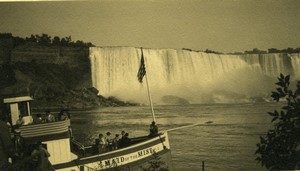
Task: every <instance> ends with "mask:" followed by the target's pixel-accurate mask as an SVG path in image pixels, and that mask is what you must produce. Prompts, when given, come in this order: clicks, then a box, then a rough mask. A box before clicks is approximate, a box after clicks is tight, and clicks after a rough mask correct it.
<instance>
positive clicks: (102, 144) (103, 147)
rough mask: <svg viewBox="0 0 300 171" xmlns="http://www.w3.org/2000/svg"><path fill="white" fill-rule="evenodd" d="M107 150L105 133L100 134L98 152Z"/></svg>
mask: <svg viewBox="0 0 300 171" xmlns="http://www.w3.org/2000/svg"><path fill="white" fill-rule="evenodd" d="M105 150H106V142H105V139H104V136H103V134H99V144H98V152H99V153H103V152H105Z"/></svg>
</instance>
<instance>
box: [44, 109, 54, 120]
mask: <svg viewBox="0 0 300 171" xmlns="http://www.w3.org/2000/svg"><path fill="white" fill-rule="evenodd" d="M46 120H47V122H55V117H54V116H53V115H52V114H51V113H50V111H46Z"/></svg>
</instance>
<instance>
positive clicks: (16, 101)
mask: <svg viewBox="0 0 300 171" xmlns="http://www.w3.org/2000/svg"><path fill="white" fill-rule="evenodd" d="M32 100H33V98H32V97H30V96H22V97H12V98H5V99H4V100H3V102H4V104H5V105H4V109H5V114H6V115H7V116H6V117H7V118H8V121H9V122H10V124H11V125H16V122H17V120H18V119H19V116H20V115H22V116H23V119H24V125H28V124H30V123H31V122H32V116H31V109H30V102H31V101H32Z"/></svg>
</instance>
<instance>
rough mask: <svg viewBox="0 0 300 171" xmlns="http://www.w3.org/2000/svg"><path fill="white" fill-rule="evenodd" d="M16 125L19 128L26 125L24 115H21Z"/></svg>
mask: <svg viewBox="0 0 300 171" xmlns="http://www.w3.org/2000/svg"><path fill="white" fill-rule="evenodd" d="M16 125H17V126H22V125H24V119H23V115H19V119H18V120H17V121H16Z"/></svg>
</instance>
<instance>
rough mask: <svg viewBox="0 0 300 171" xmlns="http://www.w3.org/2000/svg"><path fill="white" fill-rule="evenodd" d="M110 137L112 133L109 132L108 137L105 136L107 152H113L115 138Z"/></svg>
mask: <svg viewBox="0 0 300 171" xmlns="http://www.w3.org/2000/svg"><path fill="white" fill-rule="evenodd" d="M110 135H111V133H110V132H107V133H106V136H105V141H106V144H107V146H106V148H107V151H111V150H112V143H113V138H112V137H111V136H110Z"/></svg>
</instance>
